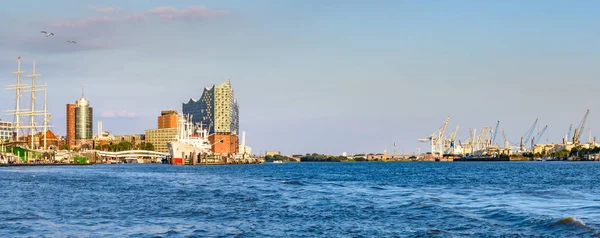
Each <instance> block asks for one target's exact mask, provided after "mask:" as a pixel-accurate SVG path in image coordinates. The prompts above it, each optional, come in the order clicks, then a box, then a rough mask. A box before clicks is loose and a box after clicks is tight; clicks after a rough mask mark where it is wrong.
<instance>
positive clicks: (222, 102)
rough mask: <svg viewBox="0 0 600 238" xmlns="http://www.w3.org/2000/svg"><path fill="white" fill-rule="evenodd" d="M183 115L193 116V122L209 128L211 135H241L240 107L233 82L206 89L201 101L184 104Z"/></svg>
mask: <svg viewBox="0 0 600 238" xmlns="http://www.w3.org/2000/svg"><path fill="white" fill-rule="evenodd" d="M182 109H183V110H182V111H183V114H184V115H188V114H189V115H192V122H194V123H202V124H203V125H204V126H206V127H208V130H209V133H210V134H224V135H228V134H233V135H238V134H239V106H238V103H237V100H236V99H235V96H234V93H233V89H232V87H231V82H230V81H229V80H227V81H226V82H224V83H222V84H220V85H213V86H212V87H208V88H205V89H204V92H203V93H202V97H201V98H200V99H199V100H194V99H190V100H189V101H188V103H183V108H182Z"/></svg>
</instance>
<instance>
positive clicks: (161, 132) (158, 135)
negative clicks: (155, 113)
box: [144, 128, 177, 153]
mask: <svg viewBox="0 0 600 238" xmlns="http://www.w3.org/2000/svg"><path fill="white" fill-rule="evenodd" d="M144 132H145V134H146V140H145V141H146V142H147V143H151V144H152V145H153V146H154V151H157V152H163V153H169V150H168V149H167V142H170V141H173V140H174V139H175V137H177V128H163V129H150V130H145V131H144Z"/></svg>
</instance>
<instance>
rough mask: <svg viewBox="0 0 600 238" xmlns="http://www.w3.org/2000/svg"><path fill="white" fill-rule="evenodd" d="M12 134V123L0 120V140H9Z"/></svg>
mask: <svg viewBox="0 0 600 238" xmlns="http://www.w3.org/2000/svg"><path fill="white" fill-rule="evenodd" d="M12 136H13V128H12V123H10V122H7V121H2V120H0V142H5V141H10V139H11V138H12Z"/></svg>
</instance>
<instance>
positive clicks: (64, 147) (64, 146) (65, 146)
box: [60, 144, 71, 150]
mask: <svg viewBox="0 0 600 238" xmlns="http://www.w3.org/2000/svg"><path fill="white" fill-rule="evenodd" d="M60 149H61V150H71V147H69V144H62V145H60Z"/></svg>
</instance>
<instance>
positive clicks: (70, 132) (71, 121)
mask: <svg viewBox="0 0 600 238" xmlns="http://www.w3.org/2000/svg"><path fill="white" fill-rule="evenodd" d="M76 107H77V105H76V104H67V144H68V145H69V146H70V147H72V146H75V108H76Z"/></svg>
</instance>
